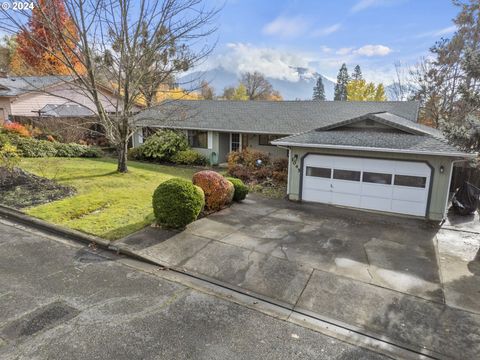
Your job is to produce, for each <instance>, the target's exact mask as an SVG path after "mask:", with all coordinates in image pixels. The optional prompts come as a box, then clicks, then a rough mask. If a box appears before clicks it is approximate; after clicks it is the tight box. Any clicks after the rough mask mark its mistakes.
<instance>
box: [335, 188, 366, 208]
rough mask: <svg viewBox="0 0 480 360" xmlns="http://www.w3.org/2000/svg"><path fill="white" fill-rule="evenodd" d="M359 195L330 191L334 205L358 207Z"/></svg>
mask: <svg viewBox="0 0 480 360" xmlns="http://www.w3.org/2000/svg"><path fill="white" fill-rule="evenodd" d="M360 200H361V197H360V195H354V194H342V193H335V192H332V203H333V204H335V205H342V206H350V207H360Z"/></svg>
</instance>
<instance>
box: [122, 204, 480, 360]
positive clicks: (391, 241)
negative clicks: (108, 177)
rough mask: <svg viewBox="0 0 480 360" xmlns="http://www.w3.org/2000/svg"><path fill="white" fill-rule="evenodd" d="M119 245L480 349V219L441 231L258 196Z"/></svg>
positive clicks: (280, 298)
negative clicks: (177, 229) (176, 229)
mask: <svg viewBox="0 0 480 360" xmlns="http://www.w3.org/2000/svg"><path fill="white" fill-rule="evenodd" d="M118 245H119V246H123V247H125V248H128V249H130V250H131V251H134V252H135V253H137V254H138V255H140V256H143V257H145V258H147V259H150V260H153V261H156V262H158V263H162V264H164V265H166V266H172V267H176V268H181V269H185V270H186V271H189V272H191V273H196V274H199V275H202V276H203V277H207V278H211V279H213V280H215V281H220V282H222V283H224V284H228V285H229V286H230V287H238V288H241V289H243V290H245V291H249V292H253V293H255V294H258V295H259V296H260V297H267V298H269V299H271V300H272V301H275V302H277V303H281V304H282V305H284V306H286V307H289V308H295V309H297V310H301V311H304V312H306V313H309V314H310V313H312V314H315V315H317V316H321V317H324V318H325V317H326V318H329V319H334V320H336V321H340V322H342V323H346V324H350V325H352V326H359V327H362V328H364V329H367V330H368V331H372V332H375V333H379V334H383V335H385V336H388V337H390V338H393V339H395V340H396V341H399V342H401V343H405V344H408V345H414V346H419V347H426V348H428V349H432V350H435V351H439V352H440V353H442V354H447V355H449V356H455V355H458V353H459V351H460V352H461V353H462V354H463V355H464V356H465V357H466V358H468V354H467V352H470V351H473V352H472V354H474V353H475V352H478V351H480V345H479V344H480V331H479V329H480V315H479V314H480V272H479V271H478V270H479V268H480V266H479V256H480V255H479V247H480V225H478V218H476V219H460V218H455V217H451V218H450V219H449V221H448V222H447V223H446V224H444V226H443V227H439V226H438V224H433V223H428V222H425V221H421V220H414V219H406V218H400V217H394V216H384V215H378V214H373V213H366V212H359V211H355V210H349V209H341V208H336V207H331V206H327V205H320V204H297V203H293V202H288V201H283V200H266V199H263V198H260V197H257V196H250V197H249V198H248V199H247V200H246V201H244V202H243V203H241V204H234V205H233V206H232V207H230V208H228V209H225V210H223V211H221V212H218V213H216V214H213V215H211V216H209V217H208V218H203V219H200V220H198V221H196V222H194V223H193V224H191V225H189V226H188V227H187V229H186V230H185V231H183V232H181V233H176V232H167V231H164V230H159V229H155V228H147V229H145V230H143V231H142V232H140V233H137V234H134V235H132V236H130V237H128V238H126V239H123V240H122V241H121V242H119V243H118ZM466 331H467V332H468V336H467V333H466ZM466 348H468V349H469V350H468V351H467V350H465V349H466ZM466 351H467V352H466Z"/></svg>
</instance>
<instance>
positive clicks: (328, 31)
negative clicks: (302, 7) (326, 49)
mask: <svg viewBox="0 0 480 360" xmlns="http://www.w3.org/2000/svg"><path fill="white" fill-rule="evenodd" d="M341 27H342V24H340V23H336V24H333V25H331V26H328V27H325V28H322V29H318V30H315V31H313V32H312V36H314V37H319V36H327V35H330V34H333V33H334V32H337V31H338V30H340V29H341Z"/></svg>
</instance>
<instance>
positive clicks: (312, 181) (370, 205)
mask: <svg viewBox="0 0 480 360" xmlns="http://www.w3.org/2000/svg"><path fill="white" fill-rule="evenodd" d="M431 176H432V170H431V168H430V166H429V165H427V164H426V163H424V162H412V161H397V160H381V159H370V158H360V157H358V158H357V157H346V156H329V155H316V154H309V155H306V156H305V158H304V161H303V180H302V195H301V198H302V200H304V201H312V202H320V203H326V204H333V205H341V206H348V207H354V208H361V209H369V210H377V211H385V212H391V213H398V214H406V215H413V216H422V217H424V216H426V214H427V204H428V197H429V189H430V179H431Z"/></svg>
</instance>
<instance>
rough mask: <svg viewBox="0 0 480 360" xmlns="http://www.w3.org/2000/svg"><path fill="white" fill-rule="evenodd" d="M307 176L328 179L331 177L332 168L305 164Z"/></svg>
mask: <svg viewBox="0 0 480 360" xmlns="http://www.w3.org/2000/svg"><path fill="white" fill-rule="evenodd" d="M307 176H314V177H321V178H327V179H330V178H331V177H332V169H328V168H321V167H313V166H307Z"/></svg>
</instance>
